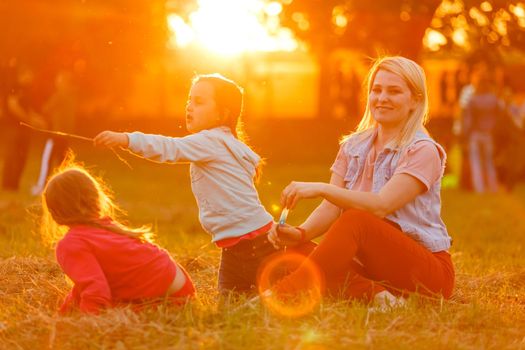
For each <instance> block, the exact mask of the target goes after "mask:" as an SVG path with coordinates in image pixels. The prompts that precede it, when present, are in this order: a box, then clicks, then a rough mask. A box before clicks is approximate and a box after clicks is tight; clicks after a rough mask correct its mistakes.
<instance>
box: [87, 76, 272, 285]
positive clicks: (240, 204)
mask: <svg viewBox="0 0 525 350" xmlns="http://www.w3.org/2000/svg"><path fill="white" fill-rule="evenodd" d="M242 107H243V90H242V88H241V87H239V86H238V85H237V84H236V83H235V82H233V81H231V80H229V79H226V78H224V77H223V76H221V75H219V74H211V75H200V76H197V77H196V78H195V79H194V80H193V84H192V87H191V89H190V93H189V97H188V102H187V105H186V128H187V129H188V131H189V132H190V133H191V134H190V135H188V136H185V137H168V136H162V135H147V134H143V133H140V132H133V133H120V132H113V131H103V132H101V133H100V134H99V135H97V136H96V137H95V141H94V143H95V145H99V146H106V147H116V146H118V147H125V148H128V149H129V150H130V151H131V152H133V153H135V154H136V155H139V156H142V157H144V158H147V159H150V160H153V161H158V162H169V163H179V162H190V174H191V187H192V191H193V194H194V195H195V198H196V200H197V205H198V207H199V220H200V222H201V225H202V227H203V228H204V230H206V231H207V232H208V233H210V234H211V236H212V241H213V242H215V244H216V245H217V246H218V247H220V248H222V255H221V265H220V268H219V290H220V291H221V292H228V291H238V292H248V291H255V286H256V277H257V270H258V268H259V265H260V264H261V262H262V261H263V259H264V258H266V257H267V256H268V255H270V254H272V253H274V252H276V249H275V248H274V247H273V246H272V244H271V243H270V242H269V241H268V239H267V233H268V231H269V230H270V228H271V227H272V225H273V224H274V223H273V218H272V216H271V215H270V214H269V213H268V212H267V211H266V210H265V209H264V207H263V205H262V204H261V202H260V200H259V196H258V194H257V190H256V189H255V186H254V178H255V177H256V176H257V174H258V169H259V167H260V165H261V158H260V157H259V156H258V155H257V154H256V153H255V152H254V151H253V150H251V149H250V147H248V146H247V145H246V143H244V142H243V130H242V122H241V114H242Z"/></svg>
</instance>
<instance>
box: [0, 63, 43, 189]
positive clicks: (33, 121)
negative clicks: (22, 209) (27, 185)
mask: <svg viewBox="0 0 525 350" xmlns="http://www.w3.org/2000/svg"><path fill="white" fill-rule="evenodd" d="M11 68H12V71H11V73H14V77H13V80H12V82H8V89H7V93H6V96H5V99H4V102H3V103H4V104H5V118H6V128H7V130H8V132H7V133H6V138H7V140H6V148H5V156H4V157H3V158H4V164H3V167H4V168H3V171H2V189H3V190H7V191H18V189H19V186H20V179H21V177H22V173H23V171H24V168H25V164H26V161H27V156H28V153H29V145H30V141H31V132H30V129H28V128H27V127H24V126H21V125H20V122H25V123H28V124H30V125H33V126H35V127H45V126H46V123H45V121H44V119H43V118H42V116H41V115H40V114H39V112H38V107H37V103H36V101H35V99H33V98H32V96H31V93H30V92H31V88H32V84H33V81H34V72H33V70H32V69H31V68H30V67H29V66H27V65H23V64H20V63H15V64H13V66H12V67H11ZM8 79H9V78H8Z"/></svg>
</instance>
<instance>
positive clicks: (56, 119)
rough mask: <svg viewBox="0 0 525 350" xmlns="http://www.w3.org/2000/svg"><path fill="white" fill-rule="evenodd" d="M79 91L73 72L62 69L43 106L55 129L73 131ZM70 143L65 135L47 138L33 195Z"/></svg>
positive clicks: (43, 183)
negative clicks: (53, 88) (77, 90)
mask: <svg viewBox="0 0 525 350" xmlns="http://www.w3.org/2000/svg"><path fill="white" fill-rule="evenodd" d="M76 109H77V93H76V88H75V85H74V82H73V76H72V74H71V72H69V71H66V70H61V71H60V72H58V74H57V75H56V77H55V91H54V93H53V94H52V95H51V97H50V98H49V100H48V101H47V103H46V104H45V105H44V107H43V109H42V110H43V113H44V115H45V116H46V118H47V120H48V123H49V127H50V128H51V129H52V130H54V131H61V132H65V133H73V132H74V131H75V124H76ZM68 147H69V144H68V139H67V138H66V137H63V136H58V135H57V136H53V137H50V138H48V139H47V140H46V142H45V145H44V149H43V152H42V160H41V165H40V174H39V176H38V180H37V183H36V184H35V185H34V186H33V188H32V189H31V192H32V194H33V195H38V194H40V193H42V191H43V189H44V186H45V183H46V179H47V177H48V174H49V172H50V169H52V168H53V166H58V165H59V164H61V163H62V161H63V160H64V159H65V157H66V153H67V150H68Z"/></svg>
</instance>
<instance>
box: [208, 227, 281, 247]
mask: <svg viewBox="0 0 525 350" xmlns="http://www.w3.org/2000/svg"><path fill="white" fill-rule="evenodd" d="M272 223H273V222H272V221H270V222H269V223H267V224H266V225H264V226H263V227H260V228H258V229H257V230H255V231H252V232H249V233H246V234H244V235H242V236H239V237H232V238H225V239H221V240H220V241H217V242H215V244H216V245H217V247H219V248H229V247H233V246H234V245H236V244H237V243H239V242H240V241H243V240H245V239H254V238H255V237H257V236H259V235H260V234H262V233H266V232H268V231H270V229H271V228H272Z"/></svg>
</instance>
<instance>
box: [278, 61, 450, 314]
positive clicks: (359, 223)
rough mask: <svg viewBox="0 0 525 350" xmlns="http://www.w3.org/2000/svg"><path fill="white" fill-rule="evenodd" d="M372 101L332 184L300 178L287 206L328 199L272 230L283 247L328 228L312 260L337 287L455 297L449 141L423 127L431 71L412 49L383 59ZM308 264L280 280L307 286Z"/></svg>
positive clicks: (385, 294)
mask: <svg viewBox="0 0 525 350" xmlns="http://www.w3.org/2000/svg"><path fill="white" fill-rule="evenodd" d="M367 88H368V101H367V106H366V110H365V113H364V116H363V118H362V120H361V122H360V124H359V126H358V128H357V131H356V132H354V133H352V134H350V135H348V136H346V137H345V138H344V139H343V141H342V143H341V146H340V150H339V153H338V155H337V157H336V159H335V162H334V163H333V165H332V167H331V171H332V176H331V179H330V183H314V182H292V183H290V184H289V185H288V186H287V187H286V188H285V189H284V190H283V192H282V195H281V202H282V205H283V206H285V207H288V208H290V209H291V208H294V206H295V205H296V204H297V202H298V201H300V200H302V199H305V198H319V197H321V198H323V201H322V203H321V204H320V205H319V206H318V207H317V208H316V209H315V210H314V211H313V212H312V213H311V214H310V216H309V217H308V218H307V219H306V221H305V222H304V223H303V224H301V225H300V226H299V227H292V226H288V225H281V226H278V227H277V228H274V229H272V231H271V232H270V235H269V237H270V240H271V241H272V243H273V244H274V245H276V246H293V245H296V244H299V243H301V242H302V241H305V240H311V239H313V238H315V237H318V236H320V235H322V234H324V237H323V240H322V241H321V242H320V244H319V246H318V247H317V248H316V249H315V251H313V252H312V253H311V254H310V256H309V260H310V261H311V262H313V263H315V264H316V265H317V266H318V267H319V269H320V270H321V271H322V273H323V275H324V278H325V281H326V287H327V290H328V291H330V292H338V293H341V292H342V293H344V295H345V296H346V297H349V298H356V299H362V300H365V301H368V302H372V301H376V302H380V303H382V304H383V305H385V303H386V304H390V305H392V304H398V303H400V302H402V300H403V299H402V298H401V297H402V296H404V295H406V293H407V292H419V293H422V294H426V295H432V296H442V297H445V298H449V297H450V295H451V293H452V289H453V285H454V268H453V265H452V261H451V258H450V254H449V253H448V249H449V248H450V244H451V238H450V237H449V235H448V233H447V229H446V227H445V224H444V223H443V221H442V219H441V215H440V213H441V197H440V188H441V186H440V183H441V178H442V176H443V170H444V167H445V160H446V155H445V152H444V150H443V148H442V147H441V146H440V145H439V144H437V143H436V142H435V141H434V140H432V139H431V138H430V137H429V136H428V134H427V133H426V130H425V128H424V126H423V124H424V123H425V122H426V120H427V116H428V96H427V86H426V78H425V73H424V71H423V69H422V68H421V67H420V66H419V65H418V64H416V63H415V62H413V61H411V60H409V59H407V58H404V57H384V58H381V59H378V60H377V61H376V62H375V63H374V65H373V66H372V68H371V69H370V71H369V73H368V78H367ZM303 270H305V269H301V268H299V269H298V270H297V271H295V272H294V273H292V274H291V275H289V276H287V277H286V278H285V279H283V280H282V281H281V282H280V283H278V285H277V286H276V288H277V290H280V291H285V292H295V291H298V290H301V288H305V285H304V283H305V282H304V280H305V278H304V276H303V275H302V274H304V273H305V272H303Z"/></svg>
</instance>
